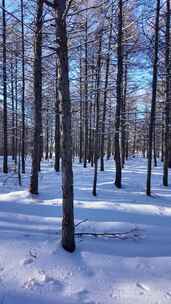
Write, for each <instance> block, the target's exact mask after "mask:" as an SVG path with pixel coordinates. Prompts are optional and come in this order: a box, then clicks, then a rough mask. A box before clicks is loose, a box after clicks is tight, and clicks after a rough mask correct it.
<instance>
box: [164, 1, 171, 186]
mask: <svg viewBox="0 0 171 304" xmlns="http://www.w3.org/2000/svg"><path fill="white" fill-rule="evenodd" d="M170 48H171V44H170V0H167V13H166V53H165V66H166V100H165V135H164V164H163V185H164V186H168V149H169V118H170V117H169V116H170V115H169V113H170V102H171V87H170V77H171V56H170V54H171V52H170Z"/></svg>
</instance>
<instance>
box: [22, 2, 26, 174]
mask: <svg viewBox="0 0 171 304" xmlns="http://www.w3.org/2000/svg"><path fill="white" fill-rule="evenodd" d="M21 31H22V148H21V150H22V151H21V163H22V173H25V62H24V59H25V43H24V39H25V38H24V4H23V0H21Z"/></svg>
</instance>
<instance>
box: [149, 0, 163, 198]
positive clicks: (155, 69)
mask: <svg viewBox="0 0 171 304" xmlns="http://www.w3.org/2000/svg"><path fill="white" fill-rule="evenodd" d="M159 17H160V0H157V8H156V21H155V46H154V62H153V80H152V100H151V114H150V126H149V145H148V168H147V185H146V194H147V195H151V171H152V169H151V167H152V149H153V135H154V127H155V114H156V96H157V79H158V49H159Z"/></svg>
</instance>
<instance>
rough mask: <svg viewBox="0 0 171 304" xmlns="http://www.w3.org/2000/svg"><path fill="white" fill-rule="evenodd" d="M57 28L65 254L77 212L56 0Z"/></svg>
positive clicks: (61, 1) (64, 47)
mask: <svg viewBox="0 0 171 304" xmlns="http://www.w3.org/2000/svg"><path fill="white" fill-rule="evenodd" d="M54 5H55V11H56V27H57V32H58V40H57V41H58V44H59V48H58V57H59V75H60V78H59V91H60V96H61V100H60V102H61V109H62V119H61V124H62V190H63V220H62V246H63V248H64V249H65V250H67V251H69V252H73V251H74V250H75V239H74V210H73V171H72V131H71V101H70V91H69V66H68V44H67V28H66V17H65V14H66V9H67V7H66V0H55V1H54Z"/></svg>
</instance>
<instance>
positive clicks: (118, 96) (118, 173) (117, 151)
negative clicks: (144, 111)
mask: <svg viewBox="0 0 171 304" xmlns="http://www.w3.org/2000/svg"><path fill="white" fill-rule="evenodd" d="M118 5H119V13H118V38H117V46H118V47H117V68H118V71H117V84H116V113H115V165H116V176H115V185H116V187H118V188H121V186H122V166H121V155H120V114H121V106H122V99H123V29H122V28H123V3H122V0H119V4H118Z"/></svg>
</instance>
